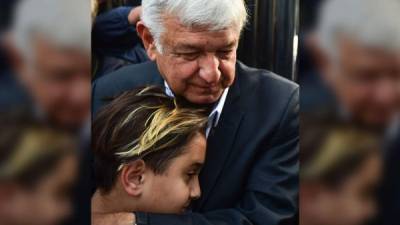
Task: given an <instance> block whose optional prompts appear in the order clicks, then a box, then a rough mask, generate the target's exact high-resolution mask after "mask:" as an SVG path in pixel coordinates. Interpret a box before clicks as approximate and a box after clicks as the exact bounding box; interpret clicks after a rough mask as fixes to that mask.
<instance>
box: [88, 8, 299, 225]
mask: <svg viewBox="0 0 400 225" xmlns="http://www.w3.org/2000/svg"><path fill="white" fill-rule="evenodd" d="M142 7H143V12H142V20H141V21H140V22H138V23H137V27H136V28H137V31H138V33H139V35H140V37H141V38H142V40H143V43H144V46H145V48H146V51H147V54H148V56H149V58H150V59H151V60H152V62H148V63H143V64H138V65H132V66H127V67H125V68H122V69H120V70H119V71H116V72H114V73H112V74H110V75H107V76H104V77H102V78H100V79H98V80H97V81H96V82H95V83H94V85H93V98H92V101H93V104H92V107H93V113H96V112H97V111H98V109H99V108H100V107H102V106H103V105H104V104H106V103H107V101H106V99H107V98H109V97H112V96H115V95H118V94H119V93H121V92H123V91H126V90H130V89H133V88H135V87H138V86H143V85H149V84H151V85H158V86H161V87H163V88H165V91H166V93H167V94H168V95H171V96H179V97H183V98H185V99H186V100H188V101H190V102H192V103H194V104H198V105H201V106H204V107H208V108H209V110H210V114H209V123H208V129H207V133H208V139H207V143H208V144H207V145H208V147H207V156H206V162H205V165H204V167H203V170H202V172H201V174H200V186H201V189H202V195H201V198H200V199H198V200H197V201H195V203H194V204H193V206H192V210H191V212H187V213H185V214H183V215H158V214H157V215H156V214H150V213H145V212H134V213H131V214H118V215H108V216H107V215H94V216H93V217H92V219H93V220H92V222H93V223H94V224H102V223H103V224H111V223H113V224H122V223H123V222H124V221H126V222H129V221H132V220H133V221H134V222H136V223H137V224H140V225H144V224H149V225H161V224H163V225H164V224H174V225H181V224H182V225H184V224H185V225H187V224H202V225H228V224H229V225H241V224H253V225H264V224H269V225H274V224H292V223H294V222H295V220H296V218H295V215H296V212H297V195H298V94H299V92H298V86H297V85H296V84H294V83H292V82H290V81H288V80H285V79H283V78H281V77H279V76H277V75H275V74H273V73H271V72H268V71H265V70H258V69H254V68H249V67H247V66H245V65H244V64H242V63H240V62H238V61H237V60H236V50H237V47H238V42H239V37H240V32H241V30H242V28H243V26H244V25H245V23H246V17H247V15H246V9H245V4H244V1H243V0H222V1H221V0H208V1H198V0H185V1H178V0H170V1H160V0H143V1H142Z"/></svg>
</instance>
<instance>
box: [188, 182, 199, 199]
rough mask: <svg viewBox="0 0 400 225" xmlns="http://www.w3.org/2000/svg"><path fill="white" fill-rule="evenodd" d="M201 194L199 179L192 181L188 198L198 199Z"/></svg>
mask: <svg viewBox="0 0 400 225" xmlns="http://www.w3.org/2000/svg"><path fill="white" fill-rule="evenodd" d="M200 196H201V190H200V184H199V179H196V181H194V183H193V185H192V187H191V188H190V198H191V199H193V200H196V199H199V198H200Z"/></svg>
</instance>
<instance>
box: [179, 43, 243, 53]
mask: <svg viewBox="0 0 400 225" xmlns="http://www.w3.org/2000/svg"><path fill="white" fill-rule="evenodd" d="M235 45H236V42H235V41H231V42H230V43H228V44H226V45H224V46H223V47H222V48H221V49H231V48H233V47H235ZM176 49H179V50H196V51H199V50H202V49H203V47H202V46H198V45H194V44H189V43H180V44H178V45H177V46H176Z"/></svg>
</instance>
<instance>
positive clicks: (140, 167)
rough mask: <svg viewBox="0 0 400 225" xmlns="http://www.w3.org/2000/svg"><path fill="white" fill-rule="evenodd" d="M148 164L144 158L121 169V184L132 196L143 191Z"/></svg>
mask: <svg viewBox="0 0 400 225" xmlns="http://www.w3.org/2000/svg"><path fill="white" fill-rule="evenodd" d="M145 171H146V164H145V162H144V161H143V160H136V161H134V162H132V163H129V164H127V165H125V166H124V167H123V168H122V170H121V176H120V180H121V184H122V187H123V189H124V190H125V191H126V193H128V194H129V195H131V196H135V197H137V196H139V195H140V194H142V192H143V184H144V180H145Z"/></svg>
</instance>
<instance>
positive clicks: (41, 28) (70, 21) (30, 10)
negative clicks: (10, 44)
mask: <svg viewBox="0 0 400 225" xmlns="http://www.w3.org/2000/svg"><path fill="white" fill-rule="evenodd" d="M90 20H91V18H90V1H89V0H22V1H21V2H20V4H19V5H18V7H17V9H16V11H15V18H14V24H13V28H12V32H13V35H14V41H15V45H16V47H17V49H18V50H19V51H20V52H21V54H22V55H23V57H28V58H31V57H32V56H33V55H34V53H33V47H32V40H33V39H34V38H35V37H37V36H40V37H43V38H45V39H44V40H46V41H48V42H49V43H51V44H53V45H55V46H56V47H60V48H73V49H78V50H82V52H85V53H89V54H90V47H91V40H90V38H91V37H90V34H91V22H90Z"/></svg>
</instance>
